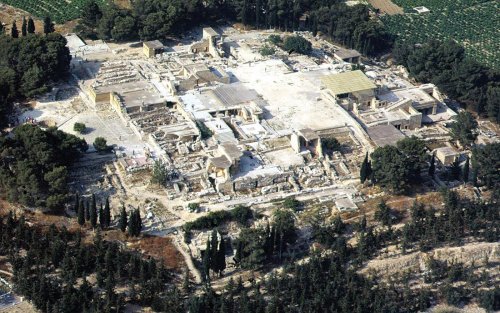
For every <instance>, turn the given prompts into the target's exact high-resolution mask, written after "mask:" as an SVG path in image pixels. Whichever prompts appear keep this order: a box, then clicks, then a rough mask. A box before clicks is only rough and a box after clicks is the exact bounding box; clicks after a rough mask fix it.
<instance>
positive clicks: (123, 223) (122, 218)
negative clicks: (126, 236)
mask: <svg viewBox="0 0 500 313" xmlns="http://www.w3.org/2000/svg"><path fill="white" fill-rule="evenodd" d="M118 227H119V228H120V230H121V231H122V232H125V230H126V229H127V211H126V210H125V205H124V206H122V210H121V212H120V221H119V222H118Z"/></svg>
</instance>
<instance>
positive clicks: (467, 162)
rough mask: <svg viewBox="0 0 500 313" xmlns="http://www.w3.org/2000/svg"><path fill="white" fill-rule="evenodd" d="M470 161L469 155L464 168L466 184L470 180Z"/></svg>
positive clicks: (463, 177)
mask: <svg viewBox="0 0 500 313" xmlns="http://www.w3.org/2000/svg"><path fill="white" fill-rule="evenodd" d="M469 162H470V161H469V157H468V156H467V160H466V161H465V165H464V168H463V170H462V179H463V181H464V183H466V184H467V182H468V181H469V169H470V164H469Z"/></svg>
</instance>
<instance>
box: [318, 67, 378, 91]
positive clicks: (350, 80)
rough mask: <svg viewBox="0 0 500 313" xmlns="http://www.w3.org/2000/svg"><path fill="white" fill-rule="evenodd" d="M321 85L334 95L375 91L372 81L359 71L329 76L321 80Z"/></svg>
mask: <svg viewBox="0 0 500 313" xmlns="http://www.w3.org/2000/svg"><path fill="white" fill-rule="evenodd" d="M321 82H322V84H323V85H324V86H325V87H326V88H328V89H330V91H331V92H332V93H333V94H334V95H341V94H346V93H352V92H357V91H363V90H370V89H375V88H377V86H375V84H374V83H372V81H371V80H370V79H369V78H368V77H366V75H365V73H363V72H362V71H360V70H356V71H351V72H345V73H339V74H331V75H328V76H325V77H323V78H322V79H321Z"/></svg>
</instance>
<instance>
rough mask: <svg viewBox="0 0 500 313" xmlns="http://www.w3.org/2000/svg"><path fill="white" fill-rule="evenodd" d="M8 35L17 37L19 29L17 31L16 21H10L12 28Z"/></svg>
mask: <svg viewBox="0 0 500 313" xmlns="http://www.w3.org/2000/svg"><path fill="white" fill-rule="evenodd" d="M10 35H11V36H12V38H18V37H19V31H17V25H16V21H14V22H12V29H11V30H10Z"/></svg>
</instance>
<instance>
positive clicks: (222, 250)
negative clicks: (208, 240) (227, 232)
mask: <svg viewBox="0 0 500 313" xmlns="http://www.w3.org/2000/svg"><path fill="white" fill-rule="evenodd" d="M225 269H226V242H225V241H224V237H223V236H221V238H220V242H219V250H217V270H218V271H219V276H222V272H224V270H225Z"/></svg>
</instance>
